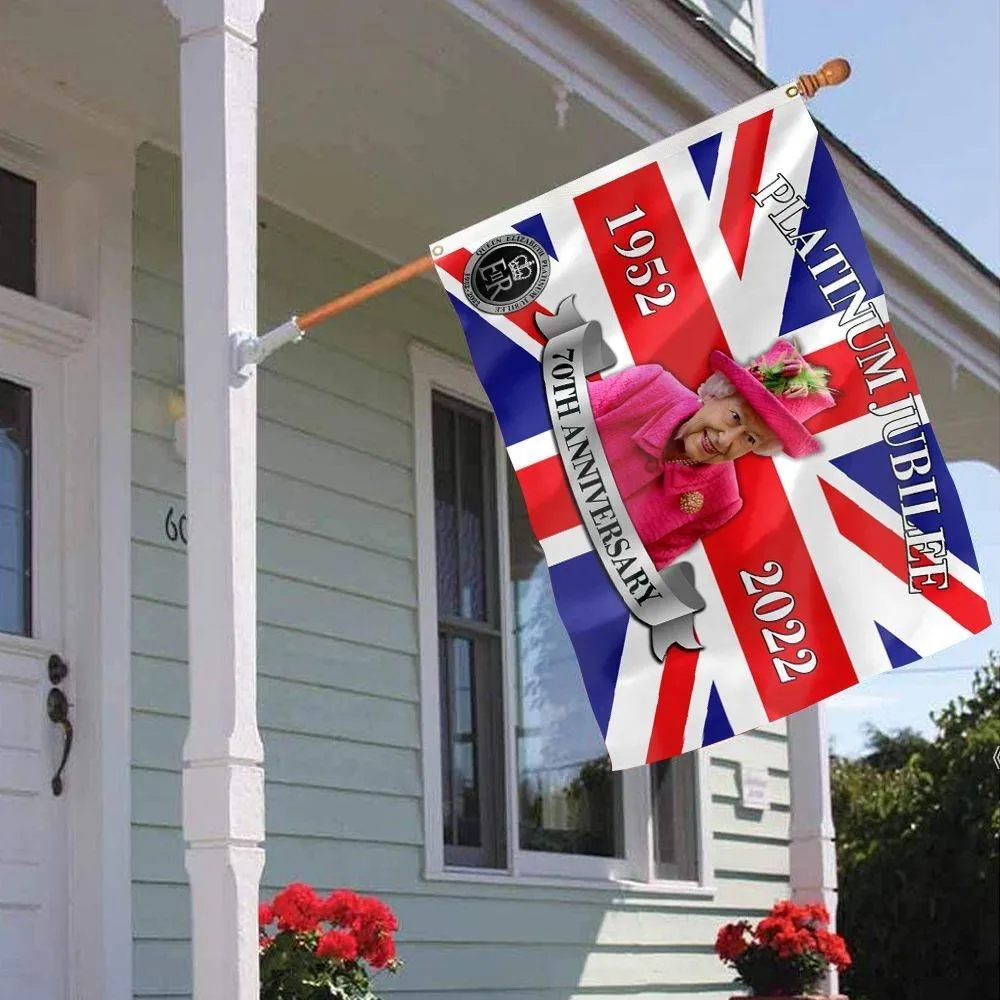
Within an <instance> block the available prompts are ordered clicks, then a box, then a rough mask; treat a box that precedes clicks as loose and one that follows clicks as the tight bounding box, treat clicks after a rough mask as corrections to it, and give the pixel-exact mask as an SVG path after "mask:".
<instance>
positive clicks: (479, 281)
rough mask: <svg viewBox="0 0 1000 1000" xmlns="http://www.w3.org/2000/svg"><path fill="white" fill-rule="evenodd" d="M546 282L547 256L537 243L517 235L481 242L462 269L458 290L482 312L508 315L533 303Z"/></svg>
mask: <svg viewBox="0 0 1000 1000" xmlns="http://www.w3.org/2000/svg"><path fill="white" fill-rule="evenodd" d="M548 280H549V255H548V254H547V253H546V252H545V248H544V247H543V246H542V245H541V243H539V242H538V241H537V240H533V239H532V238H531V237H530V236H522V235H521V234H520V233H508V234H506V235H504V236H496V237H494V238H493V239H492V240H489V241H488V242H486V243H484V244H483V245H482V246H481V247H480V248H479V249H478V250H477V251H476V252H475V253H474V254H473V255H472V257H470V258H469V263H468V264H466V266H465V275H464V276H463V279H462V287H463V288H464V289H465V296H466V298H467V299H468V300H469V302H470V304H471V305H473V306H475V308H476V309H478V310H479V311H480V312H484V313H494V314H496V313H510V312H515V311H516V310H518V309H523V308H524V307H525V306H526V305H528V303H529V302H534V301H535V299H537V298H538V296H539V295H541V294H542V289H544V288H545V285H546V283H547V282H548Z"/></svg>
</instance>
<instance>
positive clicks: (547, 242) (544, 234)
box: [511, 212, 559, 260]
mask: <svg viewBox="0 0 1000 1000" xmlns="http://www.w3.org/2000/svg"><path fill="white" fill-rule="evenodd" d="M511 228H512V229H514V230H515V231H516V232H519V233H520V234H521V235H522V236H530V237H531V238H532V239H533V240H538V242H539V243H541V244H542V246H543V247H544V248H545V252H546V253H547V254H548V255H549V256H550V257H551V258H552V259H553V260H558V259H559V258H558V257H557V256H556V248H555V247H554V246H553V245H552V237H551V236H549V230H548V227H547V226H546V225H545V220H544V219H543V218H542V215H541V212H539V213H538V215H533V216H532V217H531V218H530V219H525V220H524V222H518V223H517V224H516V225H514V226H512V227H511Z"/></svg>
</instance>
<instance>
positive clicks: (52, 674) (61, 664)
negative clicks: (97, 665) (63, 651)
mask: <svg viewBox="0 0 1000 1000" xmlns="http://www.w3.org/2000/svg"><path fill="white" fill-rule="evenodd" d="M68 674H69V667H68V666H67V665H66V661H65V660H64V659H63V658H62V657H61V656H59V654H58V653H53V654H52V656H50V657H49V680H50V681H51V682H52V687H51V688H50V689H49V694H48V698H47V699H46V703H45V708H46V711H47V713H48V716H49V719H51V720H52V722H54V723H55V724H56V725H57V726H62V730H63V752H62V760H61V761H59V767H58V769H57V770H56V773H55V775H54V776H53V778H52V794H53V795H55V796H59V795H62V791H63V780H62V773H63V769H64V768H65V767H66V761H67V760H69V752H70V750H71V749H72V748H73V723H72V722H70V720H69V702H68V701H67V700H66V695H65V694H63V692H62V690H61V689H60V688H59V687H58V686H57V685H59V684H61V683H62V682H63V681H64V680H65V679H66V677H67V675H68Z"/></svg>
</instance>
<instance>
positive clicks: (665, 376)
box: [431, 87, 989, 770]
mask: <svg viewBox="0 0 1000 1000" xmlns="http://www.w3.org/2000/svg"><path fill="white" fill-rule="evenodd" d="M431 249H432V254H433V256H434V258H435V263H436V266H437V272H438V274H439V276H440V278H441V281H442V283H443V285H444V288H445V290H446V292H447V294H448V296H449V298H450V300H451V302H452V304H453V306H454V308H455V311H456V313H457V314H458V318H459V320H460V322H461V325H462V328H463V330H464V332H465V336H466V339H467V341H468V345H469V351H470V354H471V357H472V361H473V363H474V365H475V368H476V372H477V374H478V376H479V378H480V380H481V381H482V384H483V386H484V388H485V390H486V393H487V395H488V397H489V400H490V402H491V405H492V407H493V410H494V413H495V415H496V419H497V421H498V424H499V428H500V432H501V434H502V436H503V439H504V442H505V444H506V447H507V453H508V456H509V459H510V463H511V466H512V467H513V470H514V473H515V474H516V476H517V479H518V482H519V485H520V487H521V489H522V491H523V494H524V499H525V503H526V506H527V509H528V513H529V518H530V521H531V526H532V530H533V531H534V532H535V534H536V536H537V538H538V540H539V543H540V544H541V546H542V549H543V551H544V554H545V559H546V562H547V564H548V568H549V573H550V576H551V581H552V589H553V594H554V596H555V601H556V604H557V606H558V609H559V613H560V615H561V617H562V619H563V622H564V624H565V626H566V629H567V632H568V634H569V637H570V639H571V641H572V643H573V646H574V650H575V652H576V655H577V659H578V661H579V664H580V668H581V671H582V674H583V680H584V684H585V687H586V690H587V694H588V697H589V699H590V703H591V707H592V708H593V711H594V715H595V718H596V720H597V722H598V724H599V726H600V729H601V732H602V734H603V736H604V740H605V743H606V746H607V749H608V753H609V756H610V759H611V763H612V766H613V767H614V768H615V769H616V770H618V769H621V768H627V767H632V766H636V765H640V764H644V763H652V762H654V761H657V760H662V759H665V758H668V757H672V756H675V755H677V754H679V753H682V752H684V751H687V750H691V749H695V748H697V747H701V746H706V745H708V744H711V743H715V742H718V741H719V740H723V739H726V738H728V737H729V736H732V735H734V734H736V733H741V732H745V731H747V730H750V729H753V728H756V727H758V726H761V725H765V724H767V723H768V722H771V721H774V720H776V719H781V718H783V717H785V716H787V715H789V714H790V713H792V712H796V711H798V710H800V709H802V708H805V707H806V706H808V705H812V704H814V703H816V702H818V701H821V700H822V699H824V698H827V697H829V696H831V695H833V694H836V693H837V692H839V691H842V690H844V689H845V688H849V687H851V686H852V685H854V684H857V683H859V682H860V681H862V680H864V679H865V678H867V677H869V676H872V675H873V674H877V673H881V672H883V671H886V670H890V669H895V668H898V667H902V666H904V665H906V664H907V663H910V662H912V661H915V660H917V659H920V658H922V657H926V656H929V655H931V654H932V653H935V652H937V651H939V650H941V649H944V648H946V647H948V646H951V645H953V644H955V643H957V642H960V641H961V640H962V639H965V638H967V637H968V636H971V635H974V634H975V633H977V632H980V631H982V630H983V629H985V628H986V627H987V626H988V624H989V613H988V610H987V606H986V601H985V599H984V596H983V595H984V591H983V585H982V581H981V578H980V574H979V567H978V564H977V561H976V555H975V552H974V550H973V545H972V540H971V537H970V535H969V530H968V527H967V526H966V522H965V517H964V514H963V512H962V508H961V503H960V501H959V498H958V495H957V492H956V490H955V486H954V484H953V482H952V479H951V475H950V473H949V471H948V468H947V466H946V464H945V459H944V457H943V456H942V454H941V451H940V449H939V447H938V444H937V440H936V438H935V436H934V432H933V429H932V427H931V425H930V422H929V418H928V415H927V412H926V409H925V407H924V403H923V400H922V398H921V396H920V390H919V388H918V386H917V383H916V380H915V377H914V373H913V370H912V368H911V367H910V364H909V362H908V360H907V357H906V353H905V351H904V350H903V347H902V345H901V343H900V340H899V337H898V335H897V333H896V331H895V330H894V329H893V326H892V323H891V321H890V318H889V314H888V309H887V305H886V299H885V294H884V292H883V288H882V285H881V283H880V281H879V278H878V275H877V274H876V272H875V269H874V267H873V266H872V262H871V259H870V256H869V254H868V251H867V249H866V247H865V243H864V240H863V237H862V234H861V230H860V227H859V225H858V222H857V219H856V217H855V215H854V211H853V209H852V208H851V205H850V203H849V201H848V199H847V195H846V192H845V190H844V187H843V184H842V182H841V180H840V178H839V176H838V174H837V171H836V167H835V165H834V162H833V158H832V157H831V155H830V152H829V150H828V148H827V147H826V145H825V144H824V142H823V140H822V138H821V137H820V136H819V134H818V132H817V129H816V126H815V124H814V122H813V120H812V118H811V117H810V115H809V113H808V111H807V110H806V107H805V104H804V102H803V100H802V99H801V97H799V96H797V95H796V91H795V88H794V87H792V88H788V89H785V88H778V89H776V90H774V91H771V92H769V93H766V94H763V95H761V96H759V97H757V98H755V99H753V100H751V101H749V102H748V103H746V104H744V105H741V106H740V107H738V108H735V109H733V110H731V111H729V112H726V113H725V114H722V115H719V116H717V117H715V118H713V119H711V120H709V121H706V122H704V123H702V124H700V125H697V126H695V127H694V128H691V129H689V130H687V131H685V132H683V133H681V134H679V135H676V136H672V137H670V138H668V139H665V140H663V141H662V142H659V143H657V144H655V145H653V146H651V147H649V148H647V149H644V150H642V151H640V152H637V153H634V154H632V155H630V156H627V157H625V158H623V159H621V160H618V161H617V162H615V163H612V164H610V165H609V166H606V167H603V168H601V169H599V170H597V171H595V172H593V173H591V174H588V175H587V176H585V177H582V178H580V179H579V180H576V181H573V182H571V183H569V184H566V185H564V186H562V187H560V188H557V189H555V190H553V191H551V192H549V193H548V194H545V195H542V196H541V197H538V198H535V199H534V200H532V201H529V202H527V203H525V204H523V205H520V206H518V207H516V208H513V209H510V210H509V211H505V212H502V213H500V214H499V215H496V216H494V217H493V218H490V219H488V220H486V221H485V222H482V223H479V224H478V225H474V226H471V227H469V228H468V229H465V230H463V231H462V232H459V233H456V234H455V235H453V236H449V237H448V238H446V239H442V240H440V241H438V242H437V243H436V244H434V245H432V248H431Z"/></svg>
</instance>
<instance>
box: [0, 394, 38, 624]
mask: <svg viewBox="0 0 1000 1000" xmlns="http://www.w3.org/2000/svg"><path fill="white" fill-rule="evenodd" d="M0 632H8V633H13V634H14V635H31V390H30V389H26V388H25V387H24V386H21V385H16V384H15V383H13V382H8V381H7V380H6V379H0Z"/></svg>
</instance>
